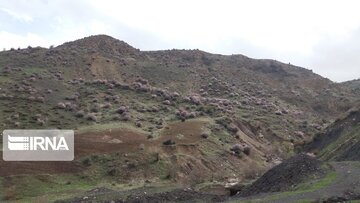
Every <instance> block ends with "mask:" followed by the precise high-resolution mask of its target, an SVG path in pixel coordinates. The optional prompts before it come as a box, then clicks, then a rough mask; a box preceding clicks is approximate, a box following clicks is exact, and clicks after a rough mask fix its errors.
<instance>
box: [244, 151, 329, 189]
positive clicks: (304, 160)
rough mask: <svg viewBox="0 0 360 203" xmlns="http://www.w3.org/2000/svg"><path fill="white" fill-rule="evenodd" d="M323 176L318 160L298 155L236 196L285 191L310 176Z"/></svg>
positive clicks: (273, 169)
mask: <svg viewBox="0 0 360 203" xmlns="http://www.w3.org/2000/svg"><path fill="white" fill-rule="evenodd" d="M323 174H324V172H323V169H321V162H320V161H319V160H317V159H315V158H313V157H310V156H308V155H305V154H299V155H296V156H294V157H292V158H290V159H288V160H286V161H284V162H283V163H281V164H279V165H277V166H275V167H274V168H272V169H270V170H269V171H267V172H266V173H265V174H264V175H263V176H261V177H260V178H259V179H258V180H256V181H255V182H254V183H253V184H251V185H250V186H248V187H245V188H244V189H241V190H240V191H239V192H238V194H237V196H251V195H255V194H259V193H268V192H279V191H286V190H289V189H291V188H293V187H295V186H296V185H298V184H299V183H301V182H302V181H304V180H305V179H306V178H308V177H310V176H321V175H323Z"/></svg>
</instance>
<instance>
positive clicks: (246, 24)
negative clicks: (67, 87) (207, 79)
mask: <svg viewBox="0 0 360 203" xmlns="http://www.w3.org/2000/svg"><path fill="white" fill-rule="evenodd" d="M359 8H360V1H356V0H354V1H351V0H347V1H341V0H338V1H331V0H324V1H320V0H319V1H316V0H298V1H295V0H293V1H289V0H283V1H281V0H271V1H269V0H247V1H241V0H218V1H211V0H163V1H161V0H128V1H121V0H113V1H112V0H97V1H96V0H31V1H28V0H0V48H1V49H2V48H6V49H10V48H11V47H14V48H18V47H21V48H24V47H27V46H28V45H31V46H43V47H49V46H50V45H60V44H62V43H64V42H66V41H72V40H75V39H79V38H83V37H85V36H89V35H94V34H107V35H111V36H113V37H115V38H117V39H121V40H124V41H126V42H127V43H129V44H130V45H132V46H134V47H136V48H139V49H141V50H159V49H172V48H178V49H183V48H184V49H196V48H198V49H201V50H204V51H208V52H211V53H220V54H244V55H247V56H249V57H251V58H271V59H276V60H279V61H282V62H285V63H289V62H290V63H291V64H295V65H299V66H302V67H305V68H308V69H312V70H313V71H314V72H316V73H318V74H320V75H322V76H324V77H327V78H329V79H331V80H333V81H337V82H341V81H346V80H352V79H357V78H360V12H359Z"/></svg>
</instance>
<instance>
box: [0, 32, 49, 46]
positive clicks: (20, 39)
mask: <svg viewBox="0 0 360 203" xmlns="http://www.w3.org/2000/svg"><path fill="white" fill-rule="evenodd" d="M0 44H1V45H0V46H2V47H0V48H6V49H10V48H15V49H16V48H19V47H20V48H25V47H28V46H29V45H30V46H33V47H35V46H42V47H47V46H49V41H48V40H46V39H44V38H42V37H41V36H39V35H37V34H34V33H26V34H23V35H16V34H13V33H9V32H5V31H0Z"/></svg>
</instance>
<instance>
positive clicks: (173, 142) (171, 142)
mask: <svg viewBox="0 0 360 203" xmlns="http://www.w3.org/2000/svg"><path fill="white" fill-rule="evenodd" d="M174 144H175V141H172V140H171V139H168V140H166V141H164V142H163V145H174Z"/></svg>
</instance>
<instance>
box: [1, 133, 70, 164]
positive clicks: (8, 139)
mask: <svg viewBox="0 0 360 203" xmlns="http://www.w3.org/2000/svg"><path fill="white" fill-rule="evenodd" d="M2 136H3V159H4V160H5V161H71V160H73V159H74V131H73V130H4V132H3V134H2Z"/></svg>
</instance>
